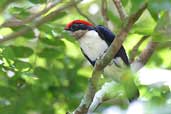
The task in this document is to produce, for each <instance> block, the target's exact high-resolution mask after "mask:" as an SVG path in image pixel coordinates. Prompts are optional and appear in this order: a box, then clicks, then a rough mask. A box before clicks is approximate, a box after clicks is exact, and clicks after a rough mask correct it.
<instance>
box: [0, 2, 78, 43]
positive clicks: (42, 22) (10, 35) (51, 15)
mask: <svg viewBox="0 0 171 114" xmlns="http://www.w3.org/2000/svg"><path fill="white" fill-rule="evenodd" d="M79 2H80V0H79V1H77V2H75V3H73V2H72V3H69V4H68V5H65V6H63V7H60V8H58V9H56V10H55V11H53V12H51V13H50V14H49V15H47V16H45V17H43V18H41V19H40V20H38V21H36V22H35V23H34V24H33V25H31V26H26V27H25V28H23V29H21V30H19V31H18V32H13V33H11V34H9V35H7V36H4V37H3V39H0V43H3V42H5V41H8V40H12V39H15V38H17V37H19V36H22V35H24V34H26V33H27V32H28V31H30V30H32V28H35V27H39V26H40V25H42V24H44V23H46V22H48V21H49V20H51V19H53V18H55V17H56V16H57V15H58V13H59V12H61V11H63V10H65V9H68V8H70V7H72V6H74V5H75V4H76V3H77V4H78V3H79Z"/></svg>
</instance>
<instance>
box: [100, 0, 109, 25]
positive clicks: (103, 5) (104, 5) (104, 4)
mask: <svg viewBox="0 0 171 114" xmlns="http://www.w3.org/2000/svg"><path fill="white" fill-rule="evenodd" d="M106 12H107V1H106V0H101V13H102V17H103V20H104V24H105V26H106V27H107V28H109V27H108V21H109V18H108V16H107V14H106Z"/></svg>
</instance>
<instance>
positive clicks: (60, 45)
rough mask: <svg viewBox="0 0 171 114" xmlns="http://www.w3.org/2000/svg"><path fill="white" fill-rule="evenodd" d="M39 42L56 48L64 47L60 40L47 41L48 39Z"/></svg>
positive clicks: (41, 39)
mask: <svg viewBox="0 0 171 114" xmlns="http://www.w3.org/2000/svg"><path fill="white" fill-rule="evenodd" d="M40 41H41V42H42V43H44V44H47V45H50V46H56V47H64V46H65V44H64V42H63V41H62V40H59V39H48V38H40Z"/></svg>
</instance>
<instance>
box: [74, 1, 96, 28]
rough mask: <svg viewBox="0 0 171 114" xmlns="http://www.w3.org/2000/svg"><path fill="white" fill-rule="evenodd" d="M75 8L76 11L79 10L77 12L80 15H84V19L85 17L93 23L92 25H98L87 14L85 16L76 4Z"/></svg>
mask: <svg viewBox="0 0 171 114" xmlns="http://www.w3.org/2000/svg"><path fill="white" fill-rule="evenodd" d="M74 7H75V9H76V10H77V12H78V13H79V14H80V15H82V16H83V17H85V18H86V19H87V20H88V21H89V22H91V23H92V24H94V25H96V24H95V22H94V21H93V20H92V19H90V18H89V17H88V16H87V15H86V14H84V13H83V12H82V11H81V10H80V8H79V7H78V6H77V4H75V5H74Z"/></svg>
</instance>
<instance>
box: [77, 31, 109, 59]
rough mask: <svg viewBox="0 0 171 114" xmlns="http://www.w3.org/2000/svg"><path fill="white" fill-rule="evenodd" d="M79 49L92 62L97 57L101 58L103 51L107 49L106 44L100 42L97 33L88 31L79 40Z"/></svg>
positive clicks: (102, 41)
mask: <svg viewBox="0 0 171 114" xmlns="http://www.w3.org/2000/svg"><path fill="white" fill-rule="evenodd" d="M78 41H79V43H80V47H81V48H82V50H83V51H84V53H85V54H86V55H87V56H88V57H89V58H90V60H92V61H94V60H96V59H97V58H98V57H100V56H102V55H103V54H104V52H105V50H106V49H107V48H108V45H107V43H106V42H105V41H104V40H102V39H101V38H100V37H99V35H98V33H97V32H96V31H94V30H91V31H88V32H87V33H86V34H85V35H84V36H83V37H82V38H80V39H79V40H78Z"/></svg>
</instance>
